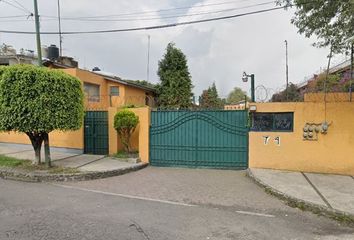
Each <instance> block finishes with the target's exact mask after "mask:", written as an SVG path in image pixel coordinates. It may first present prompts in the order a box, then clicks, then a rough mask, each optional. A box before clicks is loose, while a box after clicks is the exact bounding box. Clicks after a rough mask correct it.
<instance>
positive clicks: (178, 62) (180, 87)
mask: <svg viewBox="0 0 354 240" xmlns="http://www.w3.org/2000/svg"><path fill="white" fill-rule="evenodd" d="M157 74H158V75H159V77H160V84H159V86H158V94H159V105H160V107H163V108H189V107H190V106H191V105H192V97H193V93H192V88H193V85H192V81H191V76H190V73H189V70H188V65H187V58H186V56H185V55H184V53H183V52H182V51H181V50H180V49H178V48H176V47H175V44H174V43H169V44H168V45H167V48H166V53H165V55H164V57H163V59H161V60H160V61H159V69H158V72H157Z"/></svg>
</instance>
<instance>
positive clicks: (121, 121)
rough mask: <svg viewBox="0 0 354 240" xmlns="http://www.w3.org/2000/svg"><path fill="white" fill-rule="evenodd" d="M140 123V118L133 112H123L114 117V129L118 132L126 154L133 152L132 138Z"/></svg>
mask: <svg viewBox="0 0 354 240" xmlns="http://www.w3.org/2000/svg"><path fill="white" fill-rule="evenodd" d="M138 123H139V118H138V116H136V115H135V113H133V112H132V111H129V110H126V109H125V110H122V111H120V112H117V113H116V115H115V116H114V129H115V130H116V131H117V133H118V136H119V138H120V140H121V141H122V144H123V146H124V149H125V151H126V152H128V153H130V152H131V147H130V138H131V136H132V134H133V132H134V130H135V128H136V126H137V125H138Z"/></svg>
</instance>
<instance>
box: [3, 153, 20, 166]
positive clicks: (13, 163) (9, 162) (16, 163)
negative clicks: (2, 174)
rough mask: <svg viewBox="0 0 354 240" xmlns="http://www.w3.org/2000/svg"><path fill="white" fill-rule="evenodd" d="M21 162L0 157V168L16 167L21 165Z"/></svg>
mask: <svg viewBox="0 0 354 240" xmlns="http://www.w3.org/2000/svg"><path fill="white" fill-rule="evenodd" d="M22 162H23V160H18V159H16V158H12V157H7V156H3V155H0V166H1V167H16V166H19V165H21V164H22Z"/></svg>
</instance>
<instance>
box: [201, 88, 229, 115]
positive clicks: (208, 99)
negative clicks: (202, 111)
mask: <svg viewBox="0 0 354 240" xmlns="http://www.w3.org/2000/svg"><path fill="white" fill-rule="evenodd" d="M223 105H224V104H223V102H222V100H221V99H220V98H219V94H218V91H217V89H216V86H215V83H213V84H212V85H211V87H209V88H208V89H206V90H204V91H203V93H202V95H201V96H200V107H202V108H209V109H222V108H223Z"/></svg>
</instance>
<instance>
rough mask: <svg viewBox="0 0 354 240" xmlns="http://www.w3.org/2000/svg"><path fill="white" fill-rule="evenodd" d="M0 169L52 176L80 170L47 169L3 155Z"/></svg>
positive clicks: (55, 167) (0, 156)
mask: <svg viewBox="0 0 354 240" xmlns="http://www.w3.org/2000/svg"><path fill="white" fill-rule="evenodd" d="M0 167H10V168H17V169H23V170H27V171H47V172H48V173H52V174H59V173H61V174H63V173H67V174H71V173H79V172H80V170H78V169H76V168H64V167H58V166H52V167H51V168H48V167H47V166H46V165H45V164H41V165H33V164H32V162H31V161H29V160H19V159H16V158H12V157H7V156H4V155H0Z"/></svg>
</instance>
